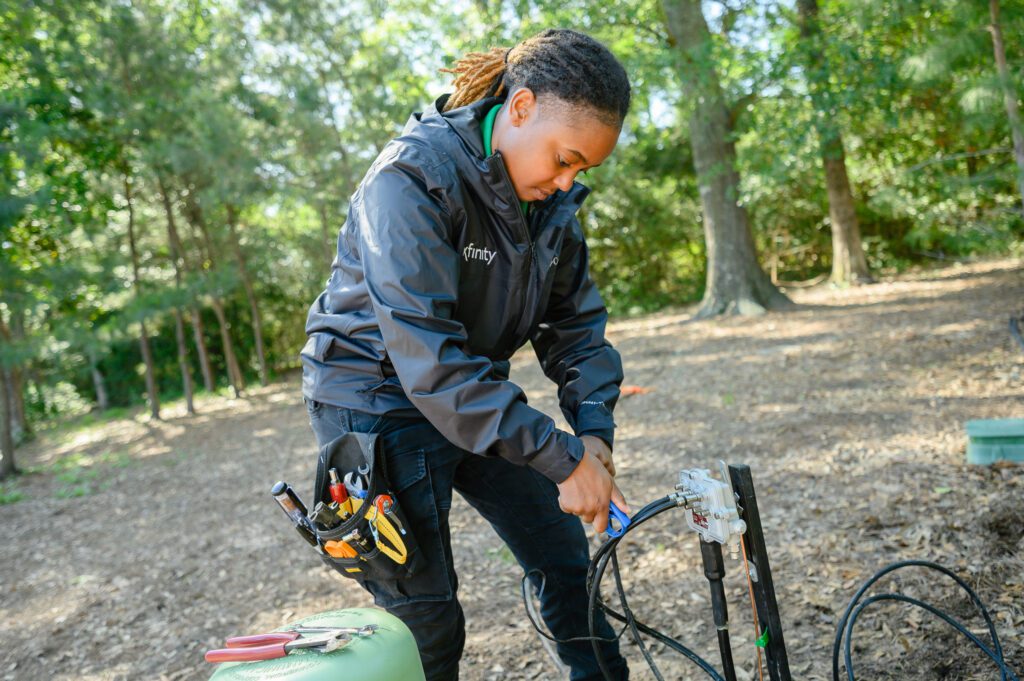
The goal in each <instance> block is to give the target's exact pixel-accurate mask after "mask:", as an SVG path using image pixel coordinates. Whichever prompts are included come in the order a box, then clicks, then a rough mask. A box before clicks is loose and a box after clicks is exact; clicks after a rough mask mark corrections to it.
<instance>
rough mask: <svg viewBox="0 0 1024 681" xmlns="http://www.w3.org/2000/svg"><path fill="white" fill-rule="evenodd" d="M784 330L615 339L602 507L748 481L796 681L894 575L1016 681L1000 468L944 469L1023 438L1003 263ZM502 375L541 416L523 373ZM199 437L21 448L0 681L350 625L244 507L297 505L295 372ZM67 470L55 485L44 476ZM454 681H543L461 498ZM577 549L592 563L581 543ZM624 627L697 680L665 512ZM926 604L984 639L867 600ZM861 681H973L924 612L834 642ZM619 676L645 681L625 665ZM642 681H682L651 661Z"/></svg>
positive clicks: (967, 658)
mask: <svg viewBox="0 0 1024 681" xmlns="http://www.w3.org/2000/svg"><path fill="white" fill-rule="evenodd" d="M794 296H795V298H796V299H797V300H798V302H800V303H801V306H800V307H799V308H797V309H796V310H795V311H792V312H786V313H779V314H768V315H765V316H762V317H757V318H727V319H720V320H714V321H700V322H694V321H692V320H691V317H690V313H689V311H679V312H675V313H671V312H670V313H662V314H658V315H652V316H649V317H643V318H638V319H629V320H620V321H616V322H614V323H613V324H612V325H611V328H610V333H609V337H610V339H611V340H612V342H613V343H614V344H615V345H616V347H617V348H618V349H619V350H620V352H621V353H622V356H623V359H624V362H625V366H626V382H627V384H630V385H635V386H640V387H642V388H646V389H648V390H649V391H648V392H642V393H640V394H635V395H632V396H629V397H625V398H623V400H622V401H621V402H620V404H619V407H618V409H617V410H616V420H617V421H618V423H619V430H618V434H617V441H616V465H617V467H618V470H619V473H618V480H619V484H620V486H621V487H622V489H623V490H624V492H625V494H626V496H627V498H628V499H629V500H630V502H631V504H632V505H633V506H634V508H639V507H640V506H641V505H643V504H644V503H646V502H648V501H651V500H653V499H656V498H658V497H660V496H663V495H664V494H667V493H669V492H671V491H672V487H673V485H674V483H675V481H676V479H677V476H678V473H679V471H680V470H682V469H685V468H710V469H712V470H714V469H716V468H717V465H718V463H717V462H718V461H719V460H724V461H727V462H730V463H746V464H748V465H750V467H751V468H752V470H753V474H754V479H755V483H756V485H757V492H758V502H759V505H760V511H761V515H762V520H763V523H764V529H765V534H766V538H767V543H768V549H769V551H770V554H771V562H772V569H773V572H774V577H775V584H776V587H777V591H778V600H779V606H780V609H781V613H782V620H783V625H784V630H785V636H786V642H787V645H788V650H789V660H790V666H791V669H792V671H793V675H794V678H798V679H827V678H830V675H831V645H832V640H833V636H834V628H835V625H836V622H837V619H838V617H839V615H840V614H841V613H842V611H843V609H844V608H845V606H846V603H847V602H848V600H849V599H850V597H851V596H852V595H853V593H854V591H855V590H856V588H857V586H858V585H859V584H860V583H861V582H863V581H864V580H865V579H867V578H868V577H869V576H870V575H871V574H873V573H874V572H875V571H876V570H878V569H879V568H881V567H882V566H883V565H885V564H887V563H890V562H892V561H896V560H902V559H912V558H913V559H927V560H934V561H937V562H939V563H941V564H943V565H945V566H947V567H949V568H951V569H953V570H955V571H956V572H957V573H958V574H960V575H961V576H962V577H963V578H964V579H966V580H967V582H968V583H969V584H971V585H972V586H973V587H974V588H975V589H976V590H977V591H978V593H979V595H980V596H981V598H982V600H983V601H984V602H985V603H986V604H987V605H988V607H989V608H990V610H991V611H992V613H993V617H994V620H995V624H996V627H997V629H998V631H999V633H1000V636H1001V638H1002V641H1003V645H1004V648H1005V649H1006V653H1007V657H1008V660H1009V662H1010V664H1011V666H1012V667H1013V668H1014V669H1016V670H1017V671H1018V673H1022V672H1024V644H1022V640H1024V466H1020V465H996V466H970V465H967V464H966V463H965V443H966V436H965V433H964V422H965V421H967V420H969V419H977V418H1020V417H1024V380H1022V379H1024V350H1022V348H1021V347H1019V346H1018V345H1016V344H1014V342H1013V341H1012V340H1011V338H1010V335H1009V333H1008V330H1007V320H1008V318H1009V316H1010V315H1011V314H1014V313H1016V314H1019V313H1020V312H1021V311H1022V308H1024V268H1022V265H1021V263H1020V262H1017V261H998V262H987V263H979V264H973V265H967V266H959V267H952V268H946V269H942V270H935V271H927V272H920V273H917V274H910V275H904V276H901V277H899V278H897V279H894V280H891V281H884V282H882V283H879V284H875V285H872V286H867V287H862V288H856V289H848V290H833V289H830V288H827V287H821V288H817V289H812V290H806V291H800V292H797V293H795V294H794ZM512 378H513V380H515V381H517V382H518V383H519V384H520V385H522V386H523V387H524V389H525V390H526V391H527V393H528V395H529V397H530V401H531V404H535V405H538V406H539V407H540V408H542V409H544V410H545V411H547V412H548V413H550V414H552V415H553V416H556V415H557V413H558V409H557V403H556V399H555V397H554V389H553V386H552V385H551V384H550V383H549V382H548V381H547V379H545V378H544V377H543V375H542V374H541V372H540V371H539V369H538V368H537V367H536V362H535V360H534V359H533V357H532V355H531V354H529V353H527V354H521V355H519V356H517V358H516V361H515V362H514V367H513V376H512ZM198 407H199V409H200V414H199V415H198V416H195V417H186V416H185V415H184V414H183V413H181V412H175V410H174V409H168V410H166V414H165V420H163V421H159V422H157V421H150V420H148V419H147V418H146V417H145V416H144V415H143V414H139V415H138V416H136V417H135V418H126V419H122V420H118V421H112V422H109V423H106V424H103V425H102V426H98V427H92V428H90V429H80V430H75V431H63V434H57V433H56V432H54V433H52V434H49V435H47V434H44V435H42V436H41V437H39V438H38V439H37V440H36V441H34V442H33V443H31V444H30V445H28V446H26V447H25V448H24V449H22V450H19V453H18V454H19V457H20V464H21V465H22V466H31V467H35V468H36V469H37V471H40V472H36V473H32V474H29V475H26V476H23V477H22V478H20V479H19V480H18V482H17V489H18V490H19V491H20V492H21V493H22V494H23V497H24V498H23V499H22V500H20V501H18V502H16V503H11V504H7V505H4V506H0V640H2V641H3V645H2V646H0V678H3V679H10V680H18V681H21V680H22V679H95V680H100V679H142V678H146V679H203V678H207V677H208V676H209V674H210V673H211V669H210V667H209V665H207V664H206V663H205V662H204V661H203V659H202V654H203V652H204V651H205V650H206V649H207V648H209V647H213V646H215V645H217V644H218V643H219V642H220V641H221V640H222V639H223V637H224V636H226V635H229V634H233V633H244V632H255V631H261V630H265V629H267V628H271V627H276V626H278V625H280V624H282V623H284V622H286V621H288V620H291V619H294V618H297V617H300V616H304V615H308V614H312V613H315V612H318V611H322V610H327V609H334V608H340V607H349V606H367V605H370V599H369V597H368V596H367V595H365V594H364V593H363V592H362V591H361V590H360V589H359V588H358V587H357V586H356V585H354V584H353V583H350V582H348V581H346V580H345V579H344V578H342V577H341V576H339V575H336V574H334V573H331V572H329V571H327V570H326V569H325V568H324V567H322V566H321V563H320V562H319V560H318V559H317V558H316V557H315V556H314V555H313V554H312V553H311V552H309V551H307V550H304V549H303V548H302V544H301V540H299V539H298V538H297V537H296V536H295V535H294V532H293V531H292V530H291V529H290V528H289V527H288V526H287V523H286V521H285V519H284V518H283V517H282V515H281V512H280V511H279V510H278V509H277V508H275V505H274V504H273V502H272V501H271V500H270V498H269V497H268V495H267V491H268V490H269V488H270V486H271V484H272V483H273V482H274V481H276V480H278V479H285V480H288V481H290V482H292V483H293V484H294V485H296V487H297V488H298V489H299V491H300V492H303V493H305V492H306V490H307V489H308V488H309V487H310V486H311V482H312V481H311V477H312V475H313V470H314V465H315V447H314V440H313V437H312V434H311V432H310V431H309V426H308V423H307V422H306V414H305V410H304V407H303V405H302V401H301V397H300V393H299V387H298V377H297V376H294V375H293V376H290V377H288V378H287V380H284V381H282V382H279V383H276V384H274V385H271V386H269V387H267V388H257V389H252V390H250V391H248V392H247V394H246V396H245V397H244V398H242V399H227V398H208V399H206V400H203V401H201V402H200V403H199V405H198ZM62 462H63V463H62ZM452 517H453V521H452V534H453V538H454V552H455V557H456V561H457V564H458V569H459V572H460V576H461V583H462V587H461V592H460V596H461V600H462V602H463V606H464V608H465V610H466V617H467V626H468V638H467V647H466V653H465V657H464V659H463V665H462V676H463V678H464V679H467V680H468V681H485V680H490V679H554V678H559V677H558V676H557V674H556V672H555V669H554V666H553V664H552V662H551V661H550V660H549V659H548V658H547V656H546V655H545V654H544V652H543V649H542V648H541V646H540V643H539V641H538V638H537V636H536V634H535V633H534V632H533V631H532V629H531V628H530V626H529V623H528V622H527V621H526V619H525V617H524V614H523V607H522V604H521V602H520V598H519V580H520V577H521V572H520V570H519V568H518V566H517V565H516V564H515V562H514V561H513V560H512V559H511V557H510V556H509V555H508V552H507V551H506V550H504V549H503V547H502V544H501V542H500V540H499V539H498V538H497V536H496V535H495V534H494V532H493V531H492V530H491V529H490V527H489V526H488V525H487V524H486V523H485V522H484V521H483V520H482V519H481V518H479V517H478V516H477V515H476V514H475V513H474V512H473V511H472V510H471V509H470V508H469V507H468V506H467V505H466V504H465V503H463V502H462V501H461V499H458V500H457V502H456V507H455V508H454V509H453V512H452ZM594 541H595V546H596V545H597V542H598V541H599V540H598V539H597V538H595V539H594ZM620 555H621V557H622V569H623V577H624V580H625V583H626V588H627V590H628V593H629V594H630V599H631V600H630V605H631V606H632V608H633V610H634V612H635V613H636V615H637V616H638V618H640V619H642V620H644V621H646V622H648V623H649V624H651V625H652V626H656V627H658V628H660V629H663V630H664V631H666V633H669V634H671V635H672V636H673V637H675V638H677V639H679V640H680V641H682V642H683V643H684V644H686V645H687V646H689V647H691V648H693V649H695V650H696V651H697V652H698V653H700V654H701V655H703V656H704V657H706V658H707V659H708V660H710V661H711V662H712V663H715V664H716V666H718V664H719V661H718V652H717V647H716V643H715V633H714V627H713V626H712V625H711V613H710V605H709V602H710V601H709V597H708V590H707V584H706V582H705V580H704V577H703V573H702V570H701V564H700V554H699V550H698V546H697V541H696V538H695V536H694V535H692V534H691V533H689V532H688V531H687V530H686V527H685V522H684V520H683V516H682V514H681V513H667V514H664V515H663V516H661V517H659V518H658V519H656V520H654V521H652V522H651V523H649V524H648V525H646V526H645V527H644V528H643V529H641V530H638V531H637V532H636V533H635V536H634V535H630V538H629V539H628V540H627V541H625V542H624V543H623V548H622V549H621V550H620ZM727 570H728V571H729V574H728V576H727V578H726V588H727V592H728V596H729V599H730V603H729V605H730V614H731V618H732V636H733V645H734V649H735V657H736V661H737V665H738V667H739V668H740V669H739V677H740V678H741V679H744V680H749V679H756V678H757V672H756V669H755V666H756V663H755V661H754V654H753V650H754V647H753V638H754V636H753V630H752V624H751V620H750V608H749V604H748V602H747V600H746V593H747V586H746V582H745V580H744V579H743V576H742V571H741V570H742V565H741V564H740V563H737V562H733V561H728V560H727ZM897 589H898V590H900V591H902V592H903V593H906V594H907V595H910V596H914V597H918V598H924V599H926V600H928V601H930V602H931V603H933V604H935V605H937V606H939V607H941V608H943V609H945V610H947V611H949V612H950V613H951V614H952V615H954V616H956V617H958V618H961V619H963V620H964V621H965V622H967V623H968V625H969V627H970V628H971V630H972V631H973V632H975V633H976V634H977V635H979V636H982V638H983V639H984V634H985V629H984V626H983V623H982V621H981V619H980V618H979V617H977V616H976V615H975V614H974V612H973V610H972V608H971V607H970V604H969V602H968V601H967V600H966V598H965V597H964V596H963V595H962V594H961V593H959V592H957V591H956V590H955V589H953V588H951V587H950V586H949V583H948V580H943V579H942V578H941V577H937V576H932V575H928V574H925V573H923V572H921V571H918V570H913V571H908V572H906V573H905V574H904V575H902V576H900V577H897V578H894V579H892V580H890V581H889V582H887V586H886V587H885V588H884V589H882V590H897ZM854 636H855V637H854V643H855V645H854V663H855V670H856V672H857V677H858V678H861V679H886V680H888V679H892V680H895V679H902V680H907V679H909V680H916V679H920V680H924V679H929V680H932V679H950V680H952V679H996V678H999V677H998V673H997V672H996V671H995V670H994V667H993V666H992V665H991V664H990V663H988V662H987V661H986V658H985V657H984V656H983V655H981V654H980V653H979V652H978V651H977V650H974V649H972V647H971V646H970V644H969V643H967V642H966V640H965V639H961V638H957V636H956V635H955V634H954V633H953V632H952V630H950V629H949V628H948V627H946V625H945V624H943V623H942V622H940V621H938V620H935V619H934V618H932V617H931V616H930V615H928V614H927V613H924V612H922V611H917V610H913V609H911V608H909V607H908V606H905V605H898V604H879V605H878V606H876V607H875V608H874V609H872V610H867V611H865V614H864V616H863V617H862V619H861V620H860V621H859V622H858V628H857V630H856V632H855V635H854ZM625 650H626V654H627V656H628V657H629V659H630V660H631V663H632V667H633V669H634V670H635V671H634V678H637V679H650V678H653V676H652V675H651V674H650V672H648V671H646V669H645V665H644V663H643V660H642V659H641V658H640V656H639V653H638V651H637V649H636V647H635V646H634V645H627V646H626V648H625ZM652 650H653V651H654V654H655V657H656V659H658V661H659V663H660V665H661V667H662V671H663V673H664V676H665V678H666V679H698V678H706V677H704V676H703V675H702V674H701V673H700V672H699V671H697V670H696V669H695V668H694V667H692V666H691V665H689V664H688V663H685V662H684V661H682V660H681V658H677V657H674V656H672V655H671V654H670V653H669V652H667V651H666V650H664V648H663V647H661V646H658V645H654V646H652Z"/></svg>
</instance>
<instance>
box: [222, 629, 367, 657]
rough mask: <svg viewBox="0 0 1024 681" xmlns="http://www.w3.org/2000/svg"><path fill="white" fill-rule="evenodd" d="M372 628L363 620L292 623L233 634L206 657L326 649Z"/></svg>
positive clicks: (321, 650)
mask: <svg viewBox="0 0 1024 681" xmlns="http://www.w3.org/2000/svg"><path fill="white" fill-rule="evenodd" d="M375 631H377V625H376V624H367V625H366V626H364V627H296V628H295V629H292V630H290V631H275V632H271V633H269V634H254V635H252V636H233V637H231V638H229V639H228V640H227V641H225V644H226V645H227V648H221V649H219V650H209V651H207V652H206V661H207V662H254V661H256V660H273V659H276V658H279V657H284V656H285V655H287V654H288V653H290V652H291V651H293V650H299V649H309V650H316V651H317V652H320V653H329V652H331V651H334V650H337V649H338V648H341V647H343V646H344V645H346V644H347V643H348V642H349V641H351V640H352V637H353V636H369V635H371V634H372V633H373V632H375ZM307 634H308V636H307Z"/></svg>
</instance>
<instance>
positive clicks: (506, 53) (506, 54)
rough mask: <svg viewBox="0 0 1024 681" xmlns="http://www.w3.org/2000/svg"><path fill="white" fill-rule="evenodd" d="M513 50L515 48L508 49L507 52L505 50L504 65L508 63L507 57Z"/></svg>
mask: <svg viewBox="0 0 1024 681" xmlns="http://www.w3.org/2000/svg"><path fill="white" fill-rule="evenodd" d="M514 49H516V48H514V47H510V48H508V49H507V50H505V63H506V64H507V63H508V55H510V54H512V50H514Z"/></svg>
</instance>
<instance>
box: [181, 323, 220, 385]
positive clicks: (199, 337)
mask: <svg viewBox="0 0 1024 681" xmlns="http://www.w3.org/2000/svg"><path fill="white" fill-rule="evenodd" d="M188 311H189V316H190V317H191V318H192V336H193V339H194V340H195V344H196V351H197V352H198V353H199V368H200V369H201V370H202V373H203V388H204V389H205V390H206V392H208V393H212V392H213V391H214V390H215V388H216V386H215V385H214V382H213V368H212V367H211V366H210V351H209V350H208V349H207V347H206V334H205V332H204V331H203V315H202V313H201V312H200V311H199V306H198V305H196V304H195V303H192V305H190V306H189V308H188Z"/></svg>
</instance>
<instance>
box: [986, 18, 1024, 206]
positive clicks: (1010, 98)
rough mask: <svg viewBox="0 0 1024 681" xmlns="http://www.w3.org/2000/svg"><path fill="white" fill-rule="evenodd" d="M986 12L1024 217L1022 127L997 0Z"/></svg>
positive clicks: (1023, 145) (1023, 139)
mask: <svg viewBox="0 0 1024 681" xmlns="http://www.w3.org/2000/svg"><path fill="white" fill-rule="evenodd" d="M988 11H989V17H990V19H991V22H992V23H990V24H989V32H990V33H991V34H992V49H993V51H994V52H995V57H996V69H997V70H998V72H999V85H1000V88H1001V89H1002V91H1003V103H1004V105H1005V106H1006V117H1007V119H1009V121H1010V134H1011V136H1012V137H1013V158H1014V160H1015V161H1016V163H1017V187H1018V189H1019V190H1020V199H1021V212H1022V215H1024V127H1022V126H1021V121H1020V113H1019V112H1018V110H1017V93H1016V91H1015V90H1014V87H1013V81H1012V80H1011V79H1010V69H1009V67H1008V66H1007V64H1006V46H1005V45H1004V44H1003V29H1002V26H1001V25H1000V23H999V0H989V2H988Z"/></svg>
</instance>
